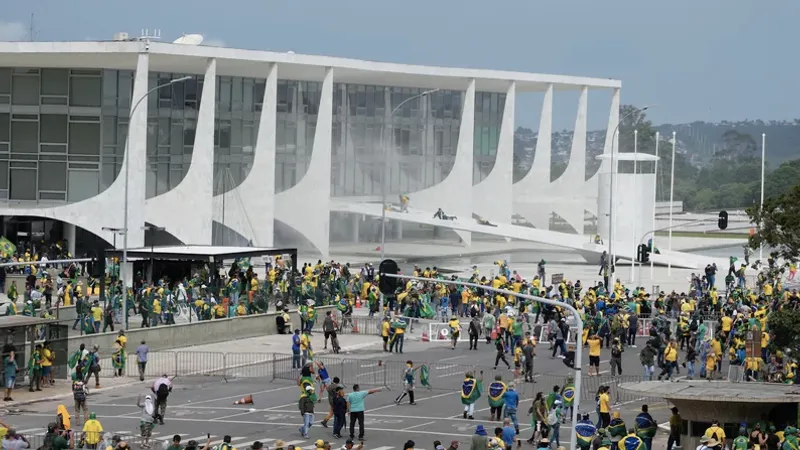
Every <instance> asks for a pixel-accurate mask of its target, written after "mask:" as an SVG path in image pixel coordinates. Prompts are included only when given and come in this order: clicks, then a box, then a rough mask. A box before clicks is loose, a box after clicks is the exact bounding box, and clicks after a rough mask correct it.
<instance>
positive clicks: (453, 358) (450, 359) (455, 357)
mask: <svg viewBox="0 0 800 450" xmlns="http://www.w3.org/2000/svg"><path fill="white" fill-rule="evenodd" d="M468 356H472V355H461V356H450V357H448V358H442V359H440V360H439V362H442V361H454V360H456V359H461V358H466V357H468Z"/></svg>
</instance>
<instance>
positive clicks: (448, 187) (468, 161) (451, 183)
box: [408, 79, 475, 246]
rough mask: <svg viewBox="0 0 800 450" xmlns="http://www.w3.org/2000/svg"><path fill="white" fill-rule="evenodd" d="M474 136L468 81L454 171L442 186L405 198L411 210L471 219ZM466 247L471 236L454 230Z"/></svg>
mask: <svg viewBox="0 0 800 450" xmlns="http://www.w3.org/2000/svg"><path fill="white" fill-rule="evenodd" d="M474 132H475V80H474V79H472V80H470V81H469V85H468V86H467V90H466V93H465V94H464V104H463V105H462V108H461V126H460V127H459V130H458V147H457V148H456V160H455V162H454V163H453V168H452V170H450V173H449V174H447V177H446V178H445V179H444V180H442V182H441V183H439V184H436V185H434V186H431V187H429V188H426V189H423V190H421V191H417V192H412V193H410V194H408V196H409V198H410V203H411V206H413V207H414V208H417V209H421V210H424V211H430V212H431V214H433V213H434V212H435V211H436V210H437V209H439V208H442V209H443V210H444V212H445V213H446V214H447V215H450V216H456V217H458V218H462V217H463V218H465V219H471V218H472V170H473V169H472V164H473V163H472V160H473V154H474V152H475V149H474V144H473V140H474ZM455 231H456V234H458V236H459V237H460V238H461V239H462V240H463V241H464V243H465V244H466V245H467V246H469V245H470V244H471V243H472V234H471V233H469V232H467V231H460V230H455Z"/></svg>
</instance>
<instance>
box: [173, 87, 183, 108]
mask: <svg viewBox="0 0 800 450" xmlns="http://www.w3.org/2000/svg"><path fill="white" fill-rule="evenodd" d="M185 90H186V86H185V85H184V83H175V84H173V85H172V108H173V109H179V110H180V109H183V107H184V105H185V104H186V103H185V101H184V91H185Z"/></svg>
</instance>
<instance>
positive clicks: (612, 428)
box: [608, 419, 628, 437]
mask: <svg viewBox="0 0 800 450" xmlns="http://www.w3.org/2000/svg"><path fill="white" fill-rule="evenodd" d="M608 434H610V435H611V436H620V437H622V436H625V435H626V434H628V432H627V430H626V429H625V422H623V421H622V419H611V423H609V424H608Z"/></svg>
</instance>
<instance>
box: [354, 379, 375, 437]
mask: <svg viewBox="0 0 800 450" xmlns="http://www.w3.org/2000/svg"><path fill="white" fill-rule="evenodd" d="M380 391H381V389H380V388H377V389H370V390H368V391H362V390H360V389H359V386H358V385H357V384H354V385H353V392H351V393H349V394H347V403H348V405H350V439H354V437H355V430H356V421H358V440H360V441H363V440H364V409H365V407H364V399H365V398H367V396H368V395H370V394H375V393H377V392H380Z"/></svg>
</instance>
